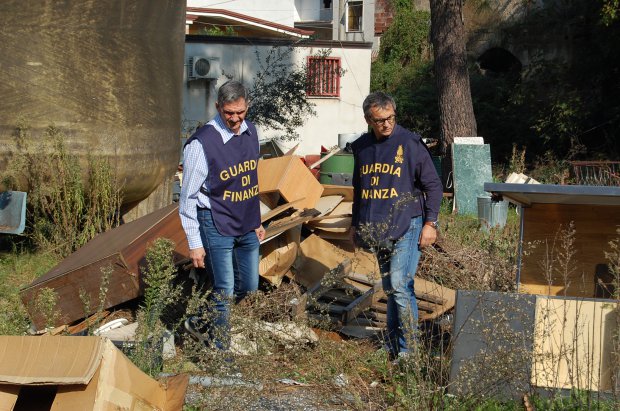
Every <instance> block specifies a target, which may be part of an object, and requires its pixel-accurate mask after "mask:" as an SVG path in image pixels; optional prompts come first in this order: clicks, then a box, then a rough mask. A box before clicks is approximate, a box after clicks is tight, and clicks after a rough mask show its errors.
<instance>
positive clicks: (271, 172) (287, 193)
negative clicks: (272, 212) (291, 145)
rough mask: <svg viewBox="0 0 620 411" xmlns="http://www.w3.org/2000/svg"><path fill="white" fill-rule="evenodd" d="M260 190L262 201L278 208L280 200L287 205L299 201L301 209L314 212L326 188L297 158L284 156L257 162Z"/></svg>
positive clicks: (298, 205)
mask: <svg viewBox="0 0 620 411" xmlns="http://www.w3.org/2000/svg"><path fill="white" fill-rule="evenodd" d="M258 190H259V192H260V194H261V200H265V201H264V202H265V203H266V204H267V205H268V206H269V207H270V208H275V207H276V206H277V203H278V200H279V197H282V198H283V199H284V200H286V202H289V203H290V202H292V201H296V200H299V203H298V204H297V207H298V208H301V209H304V208H314V206H315V204H316V202H317V201H318V200H319V198H320V197H321V194H322V193H323V186H322V185H321V184H320V183H319V182H318V181H317V180H316V178H314V176H313V175H312V173H311V172H310V171H309V170H308V168H306V166H305V165H304V163H303V162H302V161H301V159H300V158H299V157H297V156H292V155H291V156H283V157H277V158H271V159H268V160H260V161H259V162H258Z"/></svg>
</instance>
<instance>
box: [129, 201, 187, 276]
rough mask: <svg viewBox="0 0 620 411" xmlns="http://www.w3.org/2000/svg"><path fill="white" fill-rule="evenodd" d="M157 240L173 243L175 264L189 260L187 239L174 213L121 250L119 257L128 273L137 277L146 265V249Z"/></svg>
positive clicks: (179, 219)
mask: <svg viewBox="0 0 620 411" xmlns="http://www.w3.org/2000/svg"><path fill="white" fill-rule="evenodd" d="M158 238H167V239H169V240H172V241H173V242H174V244H175V247H174V253H173V259H174V261H175V262H179V261H181V260H183V259H186V258H189V247H188V245H187V237H186V236H185V232H184V231H183V226H182V225H181V218H180V217H179V213H178V212H176V211H175V212H174V213H170V214H168V215H166V216H165V217H164V218H163V219H161V220H160V221H159V222H157V223H156V224H154V225H152V226H150V227H148V228H147V229H146V230H145V232H144V233H143V234H141V235H140V236H139V237H137V238H136V239H135V240H134V241H132V242H131V243H130V244H129V245H127V246H126V247H124V248H122V249H121V255H122V257H123V260H124V261H125V263H126V264H127V269H128V271H130V272H132V273H134V274H137V275H139V274H140V273H141V270H142V268H141V267H143V266H145V265H146V262H145V255H146V249H147V248H149V247H150V246H151V245H152V244H153V242H154V241H155V240H157V239H158Z"/></svg>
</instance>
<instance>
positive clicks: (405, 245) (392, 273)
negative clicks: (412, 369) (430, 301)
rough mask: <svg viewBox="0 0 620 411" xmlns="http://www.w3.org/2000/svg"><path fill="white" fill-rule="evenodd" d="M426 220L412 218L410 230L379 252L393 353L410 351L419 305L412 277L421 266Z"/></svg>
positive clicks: (388, 336)
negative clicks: (423, 231) (392, 245)
mask: <svg viewBox="0 0 620 411" xmlns="http://www.w3.org/2000/svg"><path fill="white" fill-rule="evenodd" d="M423 225H424V222H423V221H422V217H421V216H420V217H414V218H413V219H411V225H410V226H409V230H407V232H406V233H405V235H404V236H402V237H401V238H400V239H398V240H397V241H396V242H395V243H394V247H393V248H392V249H391V250H390V249H380V250H379V251H378V252H377V259H378V261H379V270H380V271H381V281H382V285H383V291H385V294H386V296H387V345H388V350H389V352H390V354H392V355H393V356H396V355H398V353H401V352H403V353H406V352H408V351H409V347H408V344H409V343H410V342H411V341H413V340H414V339H415V338H416V337H415V331H416V329H417V324H418V304H417V301H416V298H415V289H414V286H413V279H414V277H415V273H416V271H417V269H418V262H419V260H420V248H419V246H418V241H419V239H420V233H421V232H422V227H423Z"/></svg>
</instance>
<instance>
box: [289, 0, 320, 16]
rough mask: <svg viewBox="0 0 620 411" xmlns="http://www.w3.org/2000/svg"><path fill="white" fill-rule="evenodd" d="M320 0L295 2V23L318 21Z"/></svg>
mask: <svg viewBox="0 0 620 411" xmlns="http://www.w3.org/2000/svg"><path fill="white" fill-rule="evenodd" d="M322 6H323V2H322V0H295V12H296V16H295V21H316V20H320V8H321V7H322Z"/></svg>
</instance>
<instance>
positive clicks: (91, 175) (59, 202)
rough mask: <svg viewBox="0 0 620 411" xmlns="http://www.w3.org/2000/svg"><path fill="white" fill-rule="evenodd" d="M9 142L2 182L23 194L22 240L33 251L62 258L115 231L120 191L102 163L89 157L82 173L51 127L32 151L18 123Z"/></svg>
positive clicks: (23, 125) (22, 125)
mask: <svg viewBox="0 0 620 411" xmlns="http://www.w3.org/2000/svg"><path fill="white" fill-rule="evenodd" d="M14 137H15V142H16V147H17V152H16V153H13V157H12V159H11V161H10V163H9V166H8V168H7V171H6V173H5V175H3V177H2V182H3V185H4V186H5V188H6V189H9V190H10V189H14V188H15V187H20V188H23V189H24V190H26V191H27V192H28V196H29V197H28V200H29V207H28V216H27V217H28V218H27V222H28V224H27V234H28V235H29V236H30V238H31V239H32V241H33V243H34V245H35V246H36V247H37V248H38V249H41V250H50V251H53V252H55V253H57V254H59V255H61V256H66V255H68V254H70V253H71V252H73V251H75V250H76V249H77V248H79V247H80V246H82V245H84V244H85V243H86V242H87V241H89V240H90V239H91V238H93V237H94V236H95V235H96V234H98V233H100V232H103V231H105V230H108V229H110V228H112V227H115V226H116V225H118V217H119V209H120V206H121V202H122V199H121V191H120V187H119V185H118V182H117V181H116V179H115V176H114V172H113V170H112V168H111V167H110V164H109V162H108V161H107V160H104V159H103V158H96V157H92V156H91V157H89V158H88V159H87V161H86V163H87V164H86V168H85V169H83V167H82V164H81V163H80V160H79V159H78V157H77V156H76V155H74V154H71V153H70V152H69V150H68V147H67V146H66V144H65V140H66V136H65V134H64V133H63V131H62V130H61V129H59V128H58V127H56V126H53V125H51V126H49V127H47V129H46V130H45V133H44V136H43V137H44V138H43V139H41V140H37V141H36V145H35V143H34V142H33V140H32V138H31V136H30V129H29V127H28V125H27V123H26V122H25V120H20V121H19V123H18V126H17V128H16V130H15V133H14Z"/></svg>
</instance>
